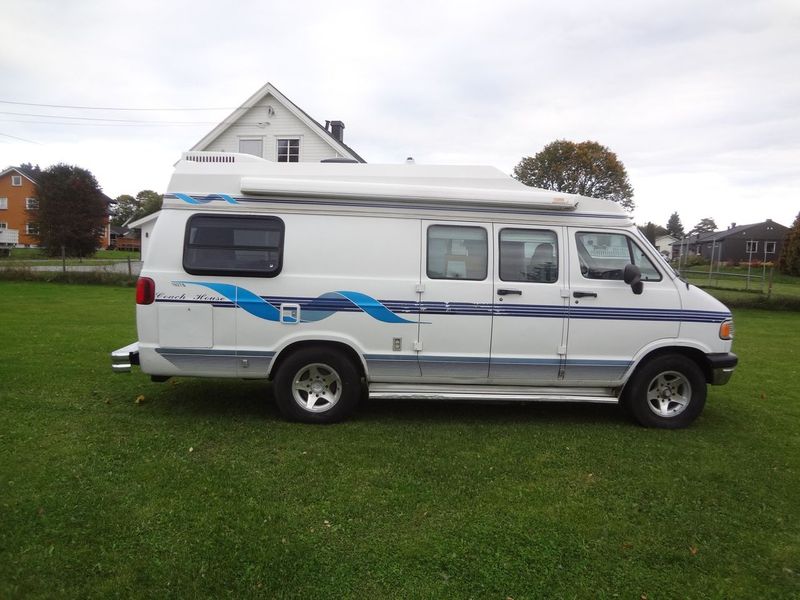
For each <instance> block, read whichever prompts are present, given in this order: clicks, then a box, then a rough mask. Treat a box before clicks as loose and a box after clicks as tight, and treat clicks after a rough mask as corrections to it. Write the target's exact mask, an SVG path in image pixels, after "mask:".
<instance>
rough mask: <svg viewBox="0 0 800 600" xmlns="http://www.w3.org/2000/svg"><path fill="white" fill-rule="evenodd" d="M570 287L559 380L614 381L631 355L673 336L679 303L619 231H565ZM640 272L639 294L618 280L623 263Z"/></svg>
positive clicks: (637, 245) (661, 277)
mask: <svg viewBox="0 0 800 600" xmlns="http://www.w3.org/2000/svg"><path fill="white" fill-rule="evenodd" d="M567 238H568V244H569V248H570V251H569V260H570V286H569V303H570V305H569V324H568V330H567V361H566V368H565V381H567V382H571V383H578V384H580V383H584V382H586V383H592V384H596V385H602V384H604V383H609V384H610V383H613V382H618V381H619V380H620V379H621V378H622V376H623V375H624V373H625V371H627V369H628V367H629V366H630V365H631V363H632V361H633V359H634V357H635V356H636V354H637V353H638V352H639V351H640V350H641V349H642V348H644V347H645V346H647V345H648V344H650V343H651V342H654V341H655V340H659V339H664V338H674V337H677V335H678V331H679V327H680V318H681V317H680V308H681V305H680V298H679V295H678V291H677V289H676V288H675V285H674V284H673V282H672V280H671V279H670V278H669V277H668V276H667V275H666V274H664V273H662V272H661V271H659V269H658V268H657V267H656V266H655V265H656V263H655V261H653V260H651V259H650V258H648V256H647V252H645V251H644V250H643V248H642V245H641V244H640V243H639V241H638V240H637V239H636V238H635V237H634V236H633V235H631V234H630V233H629V232H627V231H624V230H618V231H609V230H592V229H579V228H574V227H570V228H569V229H568V236H567ZM631 263H633V264H636V265H637V266H638V267H639V268H640V269H641V271H642V281H643V282H644V291H643V293H642V294H641V295H635V294H634V293H633V291H632V290H631V287H630V286H629V285H627V284H626V283H625V282H624V281H623V280H622V274H623V271H624V269H625V265H627V264H631Z"/></svg>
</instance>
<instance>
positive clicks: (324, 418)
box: [273, 348, 361, 423]
mask: <svg viewBox="0 0 800 600" xmlns="http://www.w3.org/2000/svg"><path fill="white" fill-rule="evenodd" d="M273 389H274V391H275V402H276V404H277V405H278V409H280V411H281V413H282V414H283V416H284V417H286V418H287V419H289V420H291V421H300V422H302V423H336V422H338V421H341V420H342V419H345V418H346V417H348V416H349V415H350V414H351V413H352V412H353V411H354V410H355V408H356V406H357V405H358V401H359V399H360V397H361V376H360V375H359V372H358V369H357V368H356V366H355V365H354V364H353V363H352V361H351V360H349V359H348V358H347V357H346V356H344V355H343V354H342V353H340V352H337V351H336V350H332V349H328V348H319V349H315V348H305V349H302V350H298V351H296V352H294V353H292V354H291V355H290V356H288V357H287V358H286V360H284V361H283V363H281V365H280V367H279V368H278V371H277V373H276V374H275V379H274V381H273Z"/></svg>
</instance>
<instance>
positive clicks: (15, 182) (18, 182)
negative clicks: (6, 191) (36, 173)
mask: <svg viewBox="0 0 800 600" xmlns="http://www.w3.org/2000/svg"><path fill="white" fill-rule="evenodd" d="M11 185H12V186H14V187H22V175H12V176H11Z"/></svg>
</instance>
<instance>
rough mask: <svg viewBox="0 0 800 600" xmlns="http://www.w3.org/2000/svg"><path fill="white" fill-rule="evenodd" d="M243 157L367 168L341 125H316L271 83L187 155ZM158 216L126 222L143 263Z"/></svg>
mask: <svg viewBox="0 0 800 600" xmlns="http://www.w3.org/2000/svg"><path fill="white" fill-rule="evenodd" d="M192 150H194V151H197V150H205V151H210V152H243V153H245V154H253V155H255V156H258V157H261V158H266V159H267V160H271V161H275V162H320V161H323V160H336V159H339V160H348V161H356V162H360V163H364V162H367V161H365V160H364V159H363V158H361V157H360V156H359V155H358V154H357V153H356V151H355V150H353V149H352V148H350V147H349V146H348V145H347V144H345V143H344V123H343V122H342V121H325V125H324V126H323V125H321V124H320V123H318V122H317V121H315V120H314V119H312V118H311V117H310V116H309V115H308V114H307V113H306V112H305V111H304V110H303V109H302V108H300V107H299V106H297V105H296V104H295V103H294V102H292V101H291V100H289V99H288V98H287V97H286V96H284V95H283V94H282V93H281V92H280V91H278V89H277V88H276V87H275V86H274V85H272V84H271V83H267V84H266V85H265V86H264V87H262V88H261V89H260V90H258V91H257V92H256V93H255V94H253V95H252V96H250V97H249V98H248V99H247V100H246V101H245V102H244V104H242V105H241V106H240V107H239V108H237V109H236V110H235V111H233V112H232V113H231V114H230V115H228V116H227V117H226V118H225V119H224V120H223V121H222V122H221V123H220V124H219V125H217V126H216V127H215V128H214V129H212V130H211V131H210V132H209V133H208V134H207V135H206V136H205V137H203V139H201V140H200V141H199V142H197V143H196V144H195V145H194V146H192V147H191V148H190V151H192ZM158 215H159V213H154V214H151V215H147V216H146V217H143V218H141V219H138V220H136V221H132V222H128V223H126V224H125V226H126V227H129V228H131V229H139V230H140V232H141V253H142V257H145V256H146V255H147V251H148V247H149V242H150V239H149V238H150V233H151V232H152V230H153V227H154V226H155V224H156V219H158Z"/></svg>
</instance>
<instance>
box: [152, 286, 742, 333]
mask: <svg viewBox="0 0 800 600" xmlns="http://www.w3.org/2000/svg"><path fill="white" fill-rule="evenodd" d="M174 283H176V284H178V285H181V286H186V285H197V286H202V287H207V288H209V289H211V290H213V291H215V292H217V293H218V294H220V295H221V296H223V297H225V298H226V301H219V300H214V301H207V300H197V301H194V302H201V303H210V304H213V305H214V306H219V307H237V306H238V307H239V308H242V309H243V310H245V311H246V312H248V313H250V314H251V315H253V316H255V317H258V318H260V319H264V320H266V321H280V309H279V308H278V307H279V306H280V305H282V304H297V305H299V306H300V315H301V321H302V322H314V321H320V320H322V319H325V318H327V317H330V316H331V315H333V314H335V313H340V312H363V313H367V314H368V315H369V316H370V317H372V318H373V319H375V320H376V321H381V322H383V323H396V324H400V323H405V324H412V323H414V324H415V323H417V320H416V319H407V318H404V317H401V316H400V315H401V314H406V315H420V316H422V318H424V317H425V316H426V315H459V316H485V317H489V316H497V317H528V318H540V319H542V318H553V319H566V318H569V319H597V320H610V321H679V322H684V323H722V322H723V321H726V320H727V319H730V318H731V314H730V313H729V312H722V311H706V310H682V309H662V308H617V307H594V306H570V305H546V304H539V305H537V304H507V303H502V304H501V303H468V302H424V301H423V302H419V301H407V300H377V299H375V298H373V297H371V296H368V295H367V294H363V293H361V292H354V291H346V290H341V291H336V292H328V293H326V294H322V295H321V296H318V297H316V298H309V297H304V296H258V295H256V294H254V293H253V292H251V291H249V290H247V289H245V288H242V287H239V286H236V285H231V284H225V283H214V282H200V281H180V282H174ZM187 301H188V302H192V301H191V300H184V299H177V300H176V299H156V302H162V303H164V302H181V303H184V302H187Z"/></svg>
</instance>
